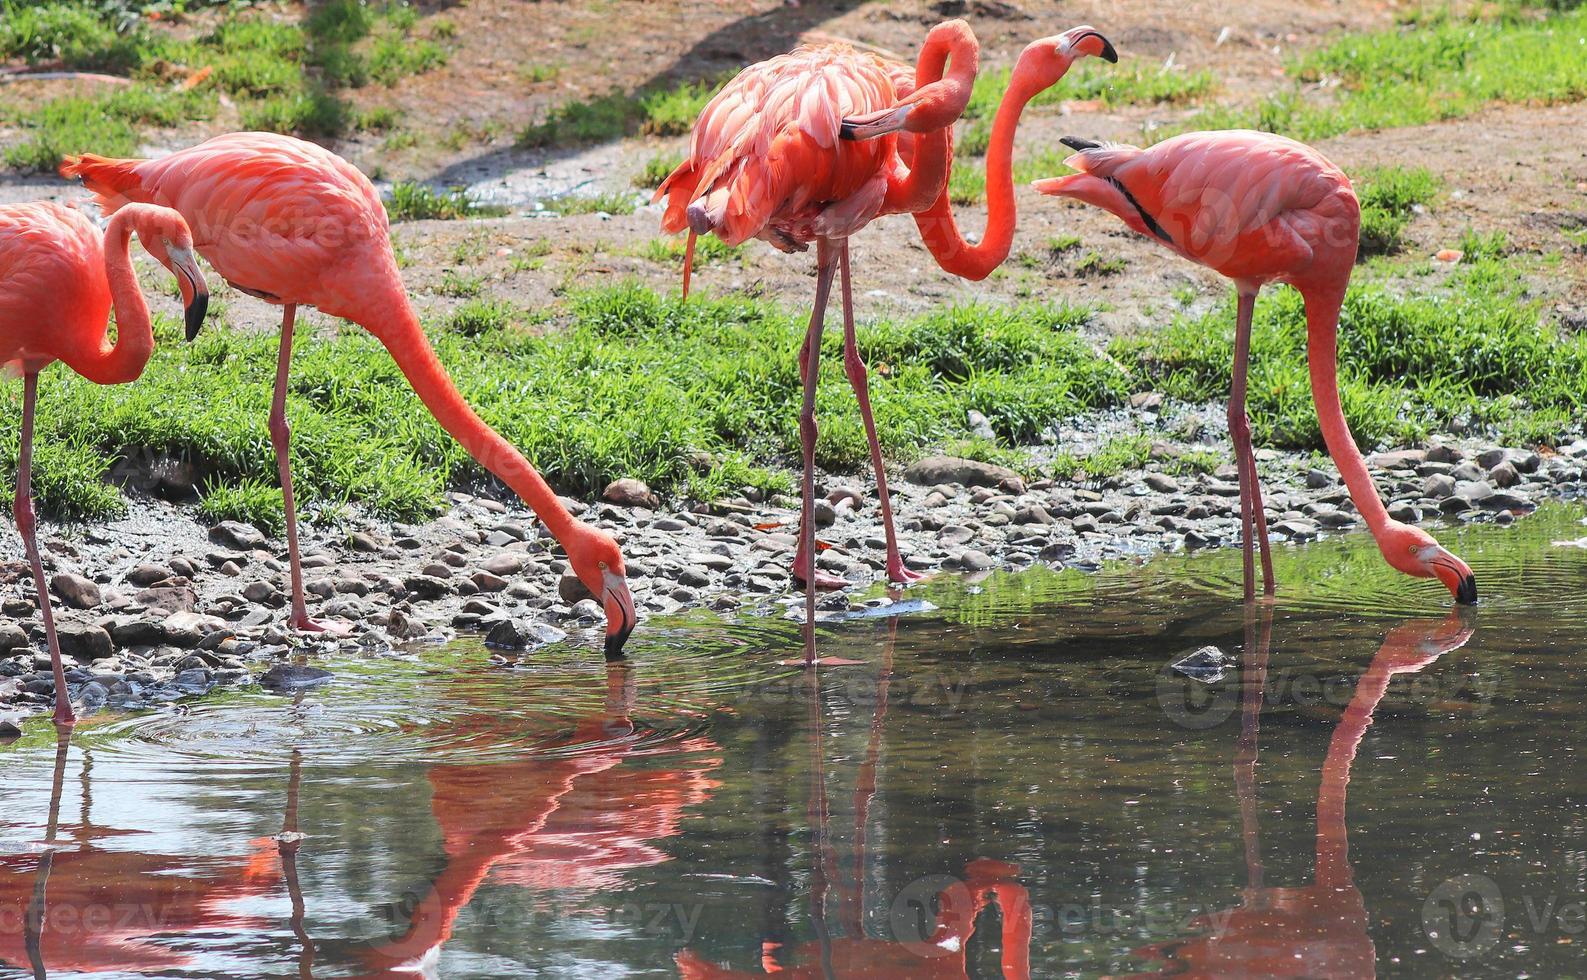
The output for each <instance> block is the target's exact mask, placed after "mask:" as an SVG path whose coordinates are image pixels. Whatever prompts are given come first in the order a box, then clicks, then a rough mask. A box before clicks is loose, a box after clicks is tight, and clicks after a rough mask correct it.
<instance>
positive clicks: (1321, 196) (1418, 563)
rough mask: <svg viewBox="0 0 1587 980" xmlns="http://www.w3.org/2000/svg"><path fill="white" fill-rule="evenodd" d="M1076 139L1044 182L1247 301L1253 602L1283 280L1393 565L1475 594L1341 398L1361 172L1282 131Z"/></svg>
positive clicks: (1240, 379)
mask: <svg viewBox="0 0 1587 980" xmlns="http://www.w3.org/2000/svg"><path fill="white" fill-rule="evenodd" d="M1063 142H1064V143H1065V144H1066V145H1068V146H1070V147H1072V148H1074V149H1076V150H1078V151H1079V152H1078V153H1076V154H1075V155H1074V156H1072V157H1070V158H1069V159H1068V160H1067V161H1066V162H1067V163H1068V165H1069V166H1071V167H1073V168H1074V169H1076V170H1079V171H1081V172H1080V173H1077V174H1071V175H1070V176H1067V177H1055V178H1051V179H1048V180H1039V181H1037V182H1036V189H1037V190H1038V191H1041V192H1042V193H1043V194H1052V195H1056V196H1058V197H1069V198H1073V199H1075V200H1077V201H1084V202H1085V203H1087V204H1093V205H1096V206H1097V207H1100V208H1102V209H1104V210H1106V211H1111V212H1112V213H1113V214H1115V215H1117V216H1118V217H1119V218H1120V219H1122V220H1123V221H1124V223H1125V224H1126V225H1128V226H1129V227H1130V228H1131V229H1133V230H1134V231H1136V232H1139V233H1140V234H1142V235H1146V236H1148V237H1150V238H1155V239H1157V240H1159V241H1161V242H1162V243H1163V244H1164V245H1166V246H1167V247H1168V248H1170V249H1172V250H1173V251H1175V252H1178V253H1179V254H1180V255H1183V256H1184V257H1185V258H1187V259H1190V260H1191V261H1192V262H1197V263H1200V264H1201V265H1204V266H1206V267H1208V268H1209V269H1212V270H1213V271H1215V272H1218V273H1221V274H1222V275H1224V276H1226V277H1228V278H1230V279H1232V280H1234V284H1235V290H1236V292H1237V294H1238V297H1239V308H1238V317H1237V320H1236V324H1235V335H1234V336H1235V339H1234V382H1233V385H1232V386H1231V389H1230V397H1229V434H1230V436H1231V438H1232V439H1233V440H1234V449H1235V455H1236V457H1237V459H1238V465H1239V471H1240V517H1241V523H1242V525H1243V528H1244V533H1243V535H1242V540H1243V543H1244V547H1245V597H1246V598H1247V599H1251V598H1253V597H1254V596H1255V594H1256V586H1255V570H1254V567H1253V560H1252V538H1253V527H1254V529H1255V536H1256V538H1257V539H1258V540H1260V541H1261V543H1262V582H1263V589H1264V591H1265V592H1266V593H1267V594H1269V595H1271V594H1272V593H1273V588H1274V583H1273V564H1272V558H1271V557H1270V556H1269V555H1268V543H1267V520H1266V518H1265V517H1264V516H1263V509H1262V489H1261V486H1260V485H1259V483H1258V482H1257V475H1256V458H1255V456H1254V454H1253V452H1252V449H1251V425H1250V421H1249V419H1247V417H1246V413H1245V386H1246V366H1247V361H1248V359H1249V355H1250V351H1251V317H1252V313H1253V311H1254V310H1255V309H1256V294H1257V292H1258V290H1260V289H1261V288H1262V286H1264V285H1265V284H1267V283H1270V282H1283V283H1289V284H1290V285H1291V286H1294V287H1295V288H1296V289H1297V290H1299V291H1300V294H1301V297H1302V298H1303V299H1304V300H1305V303H1306V343H1307V357H1308V360H1309V362H1310V366H1311V391H1312V400H1313V402H1314V403H1315V404H1316V406H1317V419H1318V421H1319V422H1320V423H1321V425H1322V434H1323V441H1324V442H1325V443H1326V444H1327V446H1328V453H1329V455H1331V456H1332V457H1333V459H1334V463H1335V464H1336V465H1337V466H1338V467H1339V473H1340V475H1341V476H1343V477H1344V481H1345V486H1346V487H1347V488H1348V489H1349V491H1350V499H1351V500H1352V501H1353V502H1354V503H1355V505H1356V510H1357V511H1359V512H1360V513H1361V516H1362V518H1363V519H1365V521H1366V522H1367V527H1368V528H1369V529H1371V531H1372V536H1373V538H1374V539H1376V541H1377V543H1378V549H1379V550H1380V551H1381V552H1382V553H1383V557H1384V559H1385V560H1386V561H1388V563H1389V564H1390V565H1391V566H1393V567H1394V568H1396V569H1398V570H1400V571H1402V572H1404V573H1406V574H1407V575H1415V576H1419V577H1422V578H1430V577H1435V576H1436V577H1437V578H1438V579H1439V581H1441V582H1443V584H1444V585H1445V587H1447V588H1448V589H1449V591H1450V592H1451V593H1452V594H1453V595H1454V597H1455V601H1456V602H1459V603H1463V604H1470V603H1475V602H1476V601H1477V580H1476V578H1475V577H1474V576H1473V575H1472V574H1471V569H1470V568H1469V567H1467V565H1466V563H1465V562H1463V561H1461V560H1460V559H1459V558H1457V557H1455V556H1454V555H1453V554H1451V553H1450V552H1449V551H1448V550H1447V549H1445V548H1443V547H1441V546H1440V545H1439V544H1438V542H1437V541H1434V540H1433V536H1432V535H1430V534H1428V533H1427V532H1426V531H1424V530H1422V529H1421V528H1419V527H1414V526H1412V525H1409V524H1405V523H1402V522H1400V521H1396V520H1392V519H1390V517H1389V514H1388V511H1387V509H1385V508H1384V506H1383V501H1382V499H1381V498H1379V496H1378V491H1377V488H1376V487H1375V486H1373V484H1372V477H1371V476H1370V475H1369V474H1368V473H1367V467H1366V463H1365V461H1364V460H1362V458H1361V451H1360V450H1359V449H1357V448H1356V443H1355V440H1354V438H1352V437H1351V435H1350V427H1349V425H1348V424H1347V423H1346V422H1345V415H1344V410H1343V409H1342V408H1341V407H1340V404H1339V379H1338V373H1337V364H1336V360H1337V358H1336V353H1337V346H1338V332H1339V311H1340V308H1341V307H1342V306H1343V304H1344V298H1345V289H1346V287H1347V286H1349V284H1350V272H1351V270H1352V269H1353V268H1354V267H1355V261H1356V244H1357V241H1358V239H1359V237H1360V236H1359V232H1360V227H1361V207H1360V205H1359V204H1358V203H1357V201H1356V195H1355V191H1354V190H1352V189H1351V187H1350V180H1349V178H1348V177H1346V176H1345V175H1344V173H1343V172H1342V171H1340V170H1339V168H1338V167H1335V166H1334V165H1333V164H1332V163H1330V162H1328V160H1326V159H1324V158H1323V155H1322V154H1320V153H1318V152H1317V151H1316V150H1314V149H1312V148H1311V147H1308V146H1305V145H1302V144H1300V143H1297V142H1295V141H1294V140H1291V139H1287V138H1285V137H1283V136H1275V135H1273V134H1271V133H1256V132H1247V131H1227V132H1213V133H1186V134H1184V135H1183V136H1176V137H1174V138H1173V139H1169V140H1164V141H1163V142H1161V143H1158V144H1157V145H1156V146H1153V147H1150V148H1148V149H1145V150H1142V149H1138V148H1137V147H1133V146H1118V145H1111V144H1100V143H1092V142H1089V141H1086V140H1076V139H1066V140H1064V141H1063Z"/></svg>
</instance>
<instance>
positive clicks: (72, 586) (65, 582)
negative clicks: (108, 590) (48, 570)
mask: <svg viewBox="0 0 1587 980" xmlns="http://www.w3.org/2000/svg"><path fill="white" fill-rule="evenodd" d="M50 591H51V592H53V593H55V595H56V596H57V597H59V598H60V600H61V601H62V602H64V603H66V604H67V605H68V606H70V607H71V608H73V609H92V608H94V607H95V606H97V605H99V604H100V602H102V601H104V600H103V597H102V596H100V594H99V586H97V585H95V584H94V583H93V581H92V580H90V579H86V578H83V577H82V576H81V575H72V574H69V573H66V572H62V573H60V574H59V575H56V576H54V577H53V578H51V579H50Z"/></svg>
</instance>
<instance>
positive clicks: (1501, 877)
mask: <svg viewBox="0 0 1587 980" xmlns="http://www.w3.org/2000/svg"><path fill="white" fill-rule="evenodd" d="M1584 514H1587V509H1584V508H1582V507H1579V506H1569V505H1554V506H1550V507H1546V508H1544V509H1542V510H1541V511H1539V512H1538V513H1537V514H1535V515H1533V516H1531V517H1529V518H1527V519H1525V520H1524V521H1522V522H1521V524H1520V525H1518V526H1517V527H1515V528H1510V529H1499V528H1493V527H1482V526H1471V527H1467V528H1463V529H1446V530H1444V531H1442V532H1441V533H1440V540H1441V541H1443V542H1444V543H1446V544H1448V545H1449V546H1450V547H1451V548H1452V549H1453V550H1455V551H1456V552H1458V553H1460V554H1461V555H1462V556H1463V557H1465V558H1466V559H1467V561H1468V562H1469V563H1470V564H1471V565H1472V566H1473V568H1474V569H1475V571H1476V573H1477V577H1478V581H1479V583H1480V585H1481V590H1482V594H1483V603H1482V605H1481V606H1480V607H1479V608H1478V609H1476V610H1475V611H1473V612H1470V613H1466V614H1462V613H1460V612H1452V611H1451V610H1450V609H1449V608H1448V606H1447V596H1446V595H1445V593H1444V592H1443V590H1442V589H1441V588H1439V587H1438V586H1437V585H1436V583H1431V582H1427V581H1413V580H1410V579H1406V578H1404V577H1403V576H1400V575H1398V574H1397V573H1394V572H1392V571H1390V570H1389V569H1387V567H1386V566H1384V565H1383V563H1382V561H1381V559H1380V558H1379V557H1378V555H1377V553H1376V550H1375V548H1374V547H1373V545H1372V543H1371V540H1370V539H1369V538H1366V537H1365V536H1361V535H1353V536H1348V537H1344V538H1339V539H1334V540H1330V541H1326V542H1322V543H1320V544H1315V545H1311V546H1307V547H1304V548H1293V547H1281V548H1279V549H1278V551H1277V558H1278V560H1277V563H1276V564H1277V571H1278V575H1279V582H1280V588H1281V593H1280V598H1279V600H1278V602H1277V603H1276V604H1275V605H1273V606H1272V607H1270V608H1267V609H1256V610H1247V609H1246V608H1245V607H1244V606H1243V605H1242V604H1241V603H1239V602H1238V601H1237V599H1236V598H1235V597H1236V596H1237V595H1238V592H1239V574H1240V566H1239V556H1238V554H1236V553H1233V552H1229V551H1220V552H1210V553H1201V554H1193V555H1183V556H1174V557H1168V558H1161V559H1157V560H1153V561H1150V562H1145V563H1142V564H1138V565H1128V564H1123V565H1118V566H1113V567H1109V568H1107V569H1104V570H1103V571H1101V572H1099V573H1096V574H1083V573H1080V572H1075V571H1064V572H1052V571H1047V570H1033V571H1029V572H1024V573H1018V574H995V575H992V576H989V577H986V578H984V579H982V580H980V581H976V582H971V581H967V580H962V579H952V578H948V579H942V580H938V581H934V582H930V583H927V584H926V585H924V586H921V587H917V588H914V589H911V590H909V591H908V592H907V593H905V594H904V596H903V597H902V599H903V601H902V602H900V603H899V604H898V605H897V606H894V607H892V608H891V609H889V608H885V607H884V608H867V609H865V610H864V614H863V615H855V616H852V617H849V618H847V619H845V620H843V621H839V622H824V623H821V624H819V625H818V632H819V638H820V644H821V646H822V650H823V653H825V654H829V655H831V656H835V657H845V658H849V659H853V660H856V661H858V662H859V663H858V664H857V665H856V666H852V667H845V668H835V669H828V670H823V671H822V672H821V673H820V674H819V675H818V676H811V675H808V674H805V673H803V672H801V671H798V670H792V669H789V668H786V667H782V666H779V661H782V660H784V659H786V658H788V657H790V656H796V655H797V654H798V653H799V650H800V642H799V627H798V625H797V624H795V623H791V622H788V621H786V620H784V619H782V618H781V617H780V616H778V615H775V614H773V615H767V616H764V617H747V618H745V619H743V620H741V621H737V622H722V621H720V620H718V619H716V618H715V617H713V616H711V615H708V614H703V613H696V614H691V615H689V616H686V617H679V618H675V619H672V620H670V621H666V622H661V623H649V624H647V626H646V629H645V630H644V631H643V632H642V633H641V634H639V635H637V636H636V637H635V639H634V641H633V644H632V647H633V649H632V659H631V661H630V662H629V663H628V664H626V665H619V666H612V667H608V666H607V665H604V664H596V663H591V662H590V661H589V657H588V653H587V651H583V650H577V649H572V648H557V649H553V650H551V651H538V652H536V653H535V654H534V655H533V658H532V659H526V660H525V661H523V662H521V663H517V664H507V665H500V664H495V665H493V664H491V663H490V659H489V655H488V654H487V652H486V651H485V650H483V648H480V647H478V646H477V645H473V644H469V643H461V644H454V645H452V646H450V647H445V648H420V649H418V650H416V651H410V652H408V653H406V654H401V655H396V656H392V657H387V658H375V659H349V660H345V661H331V662H328V663H326V664H324V665H325V666H328V667H330V668H331V669H332V670H334V671H335V672H336V679H335V681H334V682H333V683H331V684H329V685H326V686H324V687H321V688H318V689H315V690H312V691H307V692H303V693H300V694H297V695H295V696H290V697H279V696H273V695H266V694H262V693H250V692H236V693H232V694H229V695H225V696H223V697H220V698H216V699H213V700H207V701H204V702H201V703H198V704H195V705H193V706H191V707H189V708H186V709H183V710H177V711H167V712H158V713H147V714H142V715H135V716H116V715H109V716H104V717H101V718H96V719H91V720H90V721H88V722H86V723H85V724H84V725H83V726H81V728H80V729H79V730H78V731H77V732H76V733H75V735H74V736H73V738H72V740H71V741H70V743H69V744H61V743H57V741H56V739H55V736H54V733H53V732H52V731H51V730H50V729H49V728H48V727H47V726H45V725H41V724H38V723H37V722H35V723H33V724H32V725H31V726H30V728H29V730H28V733H27V734H26V735H25V736H24V737H23V738H22V739H21V740H19V741H17V742H16V743H13V744H11V745H10V746H7V747H4V748H0V766H3V767H4V772H5V786H6V793H5V805H4V807H3V809H0V978H9V977H19V978H20V977H33V976H51V977H70V976H118V977H125V976H161V977H274V976H283V975H292V974H296V975H298V976H314V977H396V976H414V975H420V976H424V975H431V976H446V977H470V978H472V977H478V978H494V977H504V976H546V977H575V978H577V977H590V978H598V980H607V978H611V977H678V976H682V977H699V978H708V977H709V978H722V977H738V976H764V975H767V974H768V973H774V972H782V973H784V974H785V975H787V976H812V977H813V976H834V977H925V976H930V977H982V976H1003V977H1006V978H1014V977H1059V976H1087V977H1089V976H1100V975H1127V974H1154V973H1159V972H1163V973H1168V972H1179V973H1190V974H1195V975H1211V976H1224V975H1230V974H1244V975H1252V976H1270V975H1277V974H1285V975H1305V976H1371V975H1374V974H1375V973H1384V974H1394V975H1399V974H1411V975H1423V974H1425V975H1436V976H1447V975H1459V976H1515V975H1518V974H1534V975H1549V976H1552V975H1566V974H1572V973H1579V972H1580V969H1581V966H1580V965H1581V963H1582V958H1581V957H1582V954H1581V952H1580V951H1579V950H1578V949H1577V947H1578V946H1579V945H1580V944H1581V943H1582V942H1587V935H1584V934H1583V933H1584V931H1587V904H1584V903H1587V870H1584V869H1587V863H1584V862H1583V860H1582V858H1581V855H1582V853H1583V852H1584V834H1587V809H1584V806H1587V793H1584V791H1583V789H1582V787H1583V786H1587V760H1584V758H1583V756H1584V753H1587V722H1584V721H1583V713H1582V710H1581V704H1580V697H1579V695H1578V692H1579V690H1580V689H1581V688H1582V686H1583V684H1584V682H1587V670H1584V667H1583V664H1584V662H1587V661H1584V658H1583V653H1584V648H1587V603H1584V602H1583V601H1582V599H1581V596H1582V594H1583V588H1582V586H1583V584H1584V583H1587V549H1583V548H1580V547H1569V546H1561V545H1557V544H1556V542H1565V541H1572V540H1576V539H1581V538H1583V537H1584V536H1587V525H1584V523H1583V520H1584ZM881 595H882V593H881V591H880V590H878V592H877V594H876V596H873V598H878V597H880V596H881ZM1206 647H1213V648H1215V649H1216V651H1217V652H1220V653H1221V654H1223V658H1222V660H1221V661H1218V658H1217V657H1216V656H1215V655H1213V654H1206V655H1204V656H1203V657H1202V658H1201V661H1200V662H1207V661H1208V658H1211V660H1212V661H1213V662H1221V663H1222V665H1223V669H1222V672H1221V675H1220V674H1219V672H1218V671H1216V670H1209V671H1203V672H1199V673H1197V676H1195V677H1191V676H1185V675H1183V674H1181V673H1176V672H1174V671H1173V670H1171V669H1170V665H1171V664H1173V663H1175V662H1177V661H1179V660H1181V659H1182V658H1184V657H1185V656H1186V655H1188V654H1190V653H1192V652H1194V651H1197V650H1201V649H1203V648H1206Z"/></svg>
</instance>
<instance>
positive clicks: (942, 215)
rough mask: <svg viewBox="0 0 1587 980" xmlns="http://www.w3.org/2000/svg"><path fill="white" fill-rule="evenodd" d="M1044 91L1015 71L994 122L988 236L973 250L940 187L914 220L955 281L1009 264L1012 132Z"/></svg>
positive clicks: (988, 160) (988, 157)
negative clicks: (933, 198) (939, 191)
mask: <svg viewBox="0 0 1587 980" xmlns="http://www.w3.org/2000/svg"><path fill="white" fill-rule="evenodd" d="M1041 91H1042V86H1039V85H1037V84H1035V82H1034V81H1033V80H1032V79H1031V78H1030V76H1029V75H1028V74H1027V73H1026V72H1024V71H1022V70H1021V68H1020V66H1018V65H1016V66H1015V67H1014V74H1013V76H1012V77H1011V78H1010V79H1009V84H1008V91H1007V92H1005V93H1004V94H1003V101H1002V102H1001V103H999V104H998V107H997V115H996V116H994V117H993V119H992V139H991V142H990V143H989V144H988V146H987V151H986V203H987V219H986V232H985V233H984V234H983V235H982V236H981V240H980V241H979V242H978V243H976V244H974V245H971V244H970V243H969V242H968V241H966V240H965V238H964V235H963V234H961V233H960V231H959V226H958V222H957V221H955V220H954V217H953V205H952V202H951V201H950V200H949V199H948V188H947V186H944V187H943V188H942V192H941V193H940V194H939V195H938V196H937V200H936V203H934V204H932V205H931V207H929V208H927V209H926V210H924V211H921V212H919V213H917V214H916V215H915V224H916V226H917V227H918V228H919V229H920V237H921V238H922V239H923V240H924V241H925V243H926V248H928V249H930V251H931V254H932V255H933V256H934V257H935V258H936V260H937V264H938V265H940V266H942V268H943V269H945V270H947V271H948V272H951V273H953V274H954V275H956V276H963V277H964V278H966V279H977V280H979V279H985V278H986V277H987V276H989V275H991V274H992V270H993V269H996V268H997V267H998V266H999V265H1001V264H1002V263H1003V260H1004V259H1006V258H1008V250H1009V246H1010V245H1011V244H1012V243H1013V241H1014V218H1015V213H1016V211H1015V205H1014V130H1015V129H1016V128H1017V127H1018V125H1019V117H1020V115H1021V114H1022V113H1023V112H1024V111H1025V106H1026V104H1027V103H1029V102H1030V100H1031V99H1033V98H1035V97H1036V96H1037V94H1039V93H1040V92H1041Z"/></svg>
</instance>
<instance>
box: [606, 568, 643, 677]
mask: <svg viewBox="0 0 1587 980" xmlns="http://www.w3.org/2000/svg"><path fill="white" fill-rule="evenodd" d="M602 576H603V579H602V588H601V604H602V605H603V606H605V607H606V659H607V660H608V661H613V660H621V659H622V658H623V644H625V643H627V642H628V634H630V633H632V632H633V631H634V626H635V624H637V623H638V622H639V616H638V615H637V614H636V613H635V612H634V597H633V595H632V594H630V593H629V591H628V580H627V579H626V578H624V577H623V575H622V573H620V572H614V571H612V570H611V569H606V570H605V571H604V572H603V573H602Z"/></svg>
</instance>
